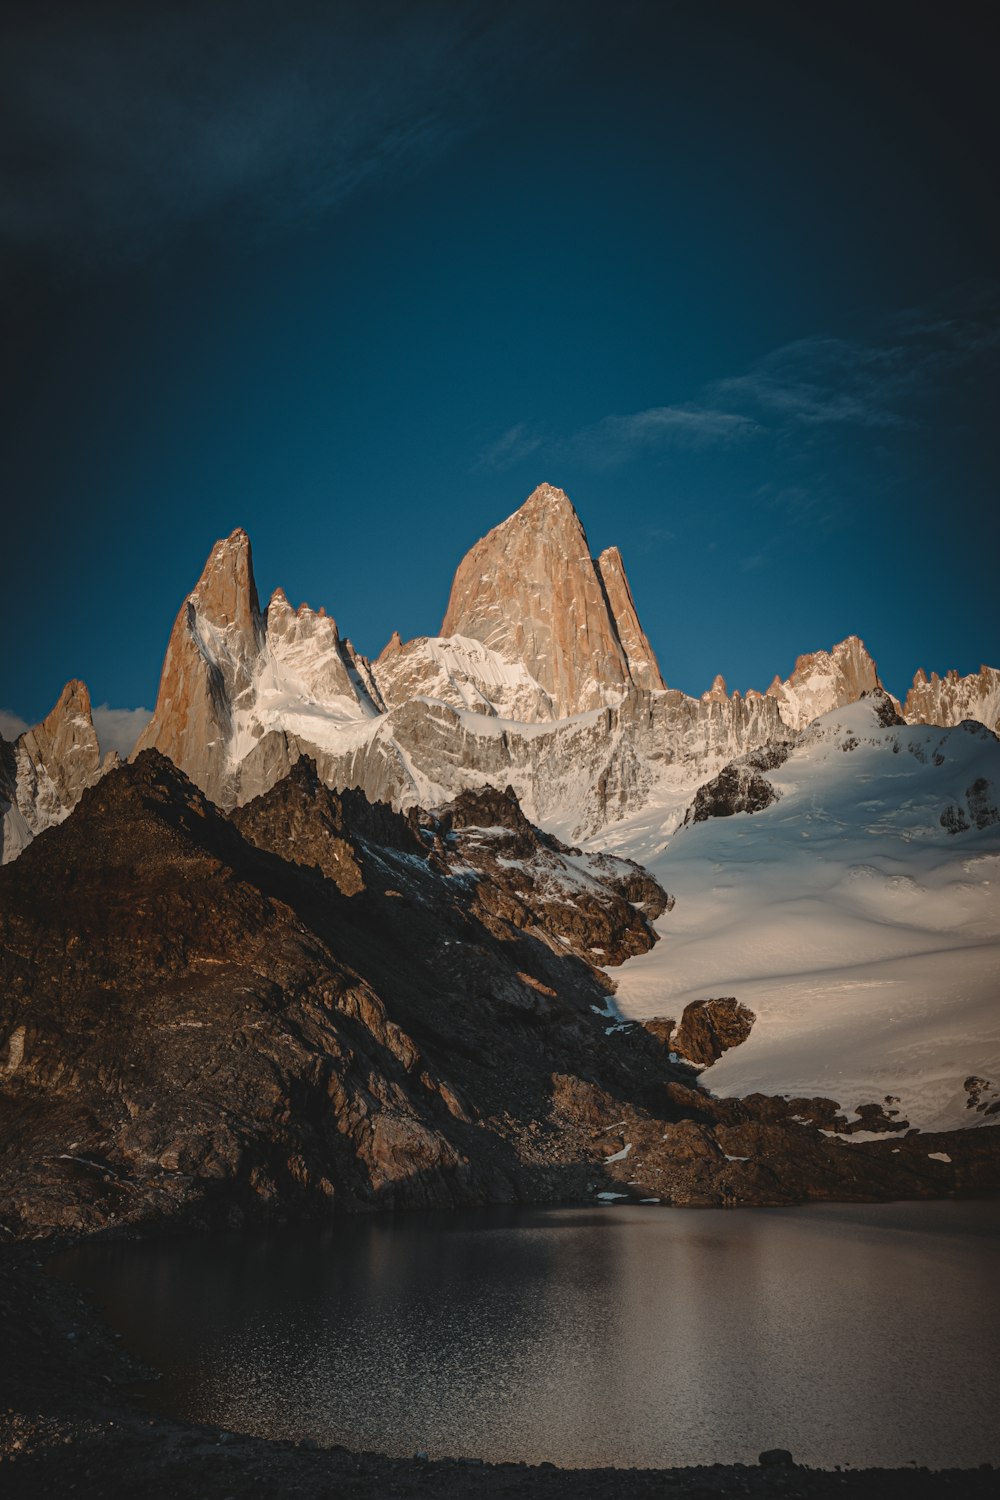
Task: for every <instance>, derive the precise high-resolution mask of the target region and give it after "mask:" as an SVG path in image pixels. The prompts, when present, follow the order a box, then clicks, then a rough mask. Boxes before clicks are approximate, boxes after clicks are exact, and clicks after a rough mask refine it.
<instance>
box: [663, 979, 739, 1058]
mask: <svg viewBox="0 0 1000 1500" xmlns="http://www.w3.org/2000/svg"><path fill="white" fill-rule="evenodd" d="M756 1019H757V1017H756V1016H755V1015H754V1013H753V1011H752V1010H751V1009H750V1008H749V1006H746V1005H741V1004H740V1002H739V1001H738V1000H736V999H734V997H733V996H731V995H730V996H728V997H727V998H725V999H720V1000H696V1001H695V1002H694V1004H692V1005H686V1006H685V1007H684V1014H683V1015H682V1016H681V1021H680V1025H679V1026H678V1027H677V1030H676V1031H675V1032H674V1034H673V1036H672V1037H671V1046H672V1048H673V1051H674V1052H676V1053H677V1054H678V1056H679V1057H683V1058H686V1059H687V1061H688V1062H693V1063H699V1064H701V1065H702V1066H703V1067H710V1066H711V1064H712V1063H714V1062H717V1061H718V1059H719V1058H720V1057H721V1056H722V1054H723V1053H724V1052H728V1051H729V1049H730V1047H739V1046H740V1044H741V1043H743V1042H745V1041H746V1039H747V1037H748V1036H749V1035H750V1030H751V1028H752V1026H753V1023H754V1021H756Z"/></svg>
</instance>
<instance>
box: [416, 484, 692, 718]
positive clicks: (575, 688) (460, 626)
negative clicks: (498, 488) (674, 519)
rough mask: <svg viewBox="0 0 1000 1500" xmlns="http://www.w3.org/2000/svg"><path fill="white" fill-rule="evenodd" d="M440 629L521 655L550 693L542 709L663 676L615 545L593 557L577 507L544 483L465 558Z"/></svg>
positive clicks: (584, 702) (608, 699)
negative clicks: (602, 558) (631, 656)
mask: <svg viewBox="0 0 1000 1500" xmlns="http://www.w3.org/2000/svg"><path fill="white" fill-rule="evenodd" d="M605 568H606V572H607V577H606V578H605V572H604V570H605ZM609 583H610V589H609V587H608V584H609ZM616 607H617V610H618V611H619V613H620V618H621V632H620V631H619V628H618V624H617V623H616V619H615V610H616ZM622 633H624V636H625V641H623V639H622ZM441 634H442V635H443V636H454V635H458V636H468V637H472V639H474V640H478V641H481V642H482V643H483V645H485V646H487V647H488V648H489V649H490V650H491V651H493V652H495V653H496V655H497V656H499V657H500V658H501V659H502V660H504V661H506V662H511V663H519V664H521V665H522V666H523V667H524V669H525V670H526V671H527V672H528V674H529V675H530V677H531V678H532V679H533V680H534V681H535V682H536V683H537V684H538V685H539V687H540V688H541V689H542V691H543V692H544V693H545V695H546V697H547V700H548V705H549V712H548V713H547V714H546V715H545V717H547V718H553V719H560V718H567V717H569V716H570V715H572V714H578V713H585V712H587V710H589V709H593V708H603V707H605V706H607V705H608V704H610V703H613V702H615V701H617V700H618V699H619V698H621V696H622V695H623V693H625V692H626V691H627V690H628V689H629V688H630V687H632V686H634V685H641V686H650V687H662V686H663V681H662V679H661V677H660V674H659V669H658V668H657V666H656V659H655V657H654V656H653V653H652V651H651V649H650V647H649V643H648V641H647V640H646V638H645V636H644V634H643V632H642V629H641V627H640V625H639V621H638V618H637V616H636V613H635V607H634V605H633V604H632V596H631V593H630V591H629V587H628V582H627V580H626V578H625V573H624V569H623V568H622V565H621V557H620V555H619V554H618V552H617V550H615V551H614V553H613V554H612V553H607V554H605V563H604V565H603V566H600V565H599V564H598V563H595V561H594V559H593V558H592V557H591V555H590V544H589V543H588V541H587V534H586V532H585V531H584V529H583V526H582V524H581V522H580V518H579V516H578V515H577V513H576V511H575V510H574V509H573V506H572V505H571V504H570V501H569V499H568V497H567V496H566V495H565V494H564V493H563V491H562V490H558V489H555V488H554V487H553V486H552V485H550V484H541V485H539V486H538V488H537V489H536V490H535V491H534V492H533V493H532V494H531V495H529V497H528V499H527V500H526V501H525V502H524V504H523V505H522V506H521V508H520V510H517V511H515V512H514V514H513V515H512V516H510V517H508V519H507V520H506V521H504V522H502V523H501V525H499V526H495V527H494V528H493V530H492V531H490V532H488V533H487V535H486V536H484V537H483V539H482V540H481V541H479V542H477V543H476V545H475V546H474V547H473V548H472V549H471V551H470V552H469V553H467V555H466V556H465V557H464V558H463V560H462V562H461V563H460V564H459V567H458V571H457V572H456V574H455V581H454V583H453V584H452V588H451V598H450V599H449V601H448V609H447V612H446V614H445V617H444V624H443V625H442V627H441ZM626 642H627V644H626ZM630 649H631V651H632V652H634V653H635V656H634V660H635V665H636V672H637V676H638V677H639V678H640V679H642V681H641V682H639V683H637V682H636V679H635V678H634V677H633V674H632V671H631V669H630V662H629V650H630ZM539 717H540V716H539Z"/></svg>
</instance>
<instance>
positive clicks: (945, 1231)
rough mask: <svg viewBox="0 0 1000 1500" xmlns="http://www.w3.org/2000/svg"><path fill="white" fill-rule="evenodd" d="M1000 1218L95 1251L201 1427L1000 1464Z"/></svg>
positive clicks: (348, 1232) (815, 1214)
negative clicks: (998, 1396) (783, 1450)
mask: <svg viewBox="0 0 1000 1500" xmlns="http://www.w3.org/2000/svg"><path fill="white" fill-rule="evenodd" d="M998 1230H1000V1204H996V1203H964V1204H952V1203H938V1204H897V1205H879V1206H867V1205H866V1206H859V1207H843V1206H833V1205H823V1206H816V1207H810V1208H806V1209H793V1210H788V1209H785V1210H745V1211H740V1212H737V1213H718V1212H698V1211H681V1210H668V1209H641V1208H616V1209H612V1210H600V1211H577V1210H559V1211H543V1210H534V1211H531V1210H522V1211H511V1210H498V1211H484V1212H482V1213H479V1214H458V1215H419V1216H417V1215H412V1216H406V1217H400V1218H398V1219H393V1218H377V1219H372V1220H367V1221H347V1222H343V1223H339V1224H337V1226H336V1227H335V1228H333V1229H324V1230H320V1229H297V1228H296V1229H291V1228H289V1229H284V1230H280V1231H273V1232H268V1233H260V1234H252V1235H240V1236H224V1237H219V1238H214V1239H197V1240H188V1241H174V1242H171V1243H168V1244H161V1245H129V1246H124V1245H122V1246H110V1245H109V1246H97V1245H95V1246H90V1247H88V1248H85V1249H83V1250H80V1251H76V1252H73V1253H72V1254H71V1255H69V1256H66V1257H64V1258H63V1261H62V1264H61V1274H64V1275H67V1276H69V1277H70V1278H71V1279H73V1280H75V1281H76V1282H77V1283H79V1284H80V1285H82V1286H84V1287H86V1288H88V1289H89V1290H90V1291H91V1292H92V1293H93V1294H94V1295H95V1296H96V1297H97V1299H98V1300H99V1301H100V1302H101V1303H102V1305H103V1306H104V1307H105V1309H106V1311H107V1313H108V1316H109V1317H110V1319H111V1320H112V1322H114V1323H115V1324H116V1325H117V1326H118V1327H119V1328H121V1329H122V1330H123V1331H124V1332H125V1333H126V1335H127V1338H128V1341H129V1344H130V1346H131V1347H132V1348H133V1349H135V1351H136V1352H137V1353H139V1354H140V1355H142V1356H143V1357H145V1358H146V1359H148V1360H149V1361H150V1362H151V1363H153V1364H155V1365H156V1366H158V1367H159V1368H160V1369H161V1370H164V1371H165V1372H166V1373H165V1379H164V1380H163V1381H162V1382H160V1384H159V1385H158V1386H157V1389H156V1394H155V1400H156V1402H157V1404H159V1405H163V1406H165V1407H167V1408H168V1409H170V1410H173V1411H176V1412H179V1413H182V1414H184V1415H186V1416H189V1417H193V1418H200V1419H203V1420H213V1421H218V1422H220V1423H222V1424H223V1425H225V1426H229V1427H233V1428H236V1429H240V1430H245V1431H253V1432H258V1433H262V1434H265V1435H268V1436H282V1437H302V1436H310V1437H313V1438H315V1439H316V1440H317V1441H318V1442H321V1443H333V1442H339V1443H344V1444H347V1445H349V1446H352V1447H359V1448H378V1449H382V1450H385V1451H388V1452H392V1453H404V1454H405V1453H412V1452H413V1451H414V1450H415V1449H417V1448H425V1449H427V1450H428V1451H429V1452H431V1453H432V1454H441V1453H450V1454H465V1455H470V1456H482V1457H487V1458H493V1459H505V1458H507V1459H510V1458H523V1459H528V1460H531V1461H540V1460H542V1459H550V1460H552V1461H553V1462H556V1463H560V1464H571V1465H585V1464H587V1465H589V1464H608V1463H614V1464H620V1465H640V1466H644V1465H650V1466H656V1465H667V1464H686V1463H703V1462H714V1461H742V1462H746V1461H751V1460H752V1459H753V1458H755V1457H756V1455H757V1453H758V1452H760V1450H761V1449H762V1448H766V1447H774V1446H782V1447H789V1448H791V1449H792V1451H793V1452H794V1453H795V1455H796V1457H797V1458H799V1459H800V1460H802V1461H804V1462H809V1463H813V1464H825V1465H832V1464H835V1463H852V1464H854V1465H859V1464H900V1463H905V1462H907V1461H909V1460H916V1461H917V1462H919V1463H927V1464H931V1465H945V1464H964V1465H967V1464H971V1463H979V1462H986V1461H990V1462H997V1461H1000V1419H998V1415H997V1411H996V1401H995V1391H996V1376H997V1373H998V1368H997V1353H996V1351H997V1348H998V1344H1000V1340H998V1335H1000V1310H998V1297H997V1292H996V1281H997V1275H996V1273H997V1260H996V1245H997V1232H998Z"/></svg>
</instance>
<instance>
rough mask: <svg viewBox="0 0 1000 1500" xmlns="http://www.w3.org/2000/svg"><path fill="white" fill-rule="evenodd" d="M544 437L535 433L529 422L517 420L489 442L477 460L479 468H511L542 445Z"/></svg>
mask: <svg viewBox="0 0 1000 1500" xmlns="http://www.w3.org/2000/svg"><path fill="white" fill-rule="evenodd" d="M542 442H543V439H542V437H541V436H540V434H538V433H533V432H532V431H531V429H530V428H529V426H528V424H527V422H517V423H516V424H515V425H514V426H513V427H508V428H507V431H506V432H502V433H501V434H500V436H499V437H498V438H497V439H496V441H495V442H492V443H489V444H487V446H486V447H485V448H484V449H483V451H482V453H481V454H480V456H479V459H478V460H477V463H476V467H477V468H479V469H509V468H510V467H511V466H512V465H513V464H516V463H520V461H521V459H523V458H527V457H528V456H529V455H530V454H532V453H534V452H536V451H537V449H539V448H540V447H541V446H542Z"/></svg>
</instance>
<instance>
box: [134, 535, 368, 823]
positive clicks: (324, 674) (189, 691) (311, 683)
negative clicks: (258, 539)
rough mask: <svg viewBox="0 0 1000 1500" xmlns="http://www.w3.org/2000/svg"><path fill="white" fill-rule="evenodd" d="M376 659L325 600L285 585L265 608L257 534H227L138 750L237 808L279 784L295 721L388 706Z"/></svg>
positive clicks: (188, 602)
mask: <svg viewBox="0 0 1000 1500" xmlns="http://www.w3.org/2000/svg"><path fill="white" fill-rule="evenodd" d="M373 694H374V695H375V698H376V699H377V689H375V687H374V682H373V680H372V678H371V675H370V671H369V668H368V663H367V662H366V661H364V659H363V658H361V657H359V656H358V655H357V654H356V653H355V652H354V649H353V647H352V646H351V644H350V642H349V641H342V640H341V639H340V635H339V633H338V631H337V626H336V624H335V622H334V621H333V620H332V619H330V618H329V616H327V614H326V613H325V611H323V610H320V611H319V612H318V613H317V612H314V611H313V610H311V609H309V608H308V606H307V605H302V606H301V607H300V608H299V609H298V610H297V611H293V610H292V608H291V606H290V604H289V603H288V600H287V599H286V597H285V595H284V593H283V592H282V591H281V590H280V589H279V590H276V592H275V594H274V597H273V598H272V599H271V602H270V604H269V605H268V607H267V610H266V611H265V612H263V613H262V612H261V609H260V604H259V601H258V597H257V585H256V582H255V580H254V573H253V557H252V553H251V548H250V539H249V537H248V536H247V534H246V532H245V531H242V530H236V531H234V532H233V533H232V535H231V536H229V537H227V538H225V540H223V541H219V542H216V544H215V546H214V547H213V548H212V551H211V554H210V556H209V558H208V561H207V563H206V564H205V567H204V570H203V572H202V575H201V577H200V578H199V580H198V582H197V584H196V585H195V587H194V589H193V590H192V592H191V593H190V594H189V595H188V597H187V599H185V601H184V603H183V605H182V606H181V609H180V612H179V614H178V616H177V619H176V620H175V622H174V627H173V630H172V631H171V635H170V641H169V643H168V645H167V654H166V658H165V660H164V663H163V673H162V676H161V678H160V688H159V693H158V695H157V700H156V710H155V712H154V715H153V718H152V720H151V722H150V724H149V725H148V726H147V728H146V729H145V730H144V732H143V734H142V735H141V736H140V738H139V742H138V744H137V745H136V748H135V751H134V752H133V758H134V757H135V756H138V755H140V754H141V753H142V752H143V751H144V750H148V749H158V750H159V751H160V752H161V754H163V755H166V756H168V757H169V759H170V760H172V761H173V762H174V764H175V765H177V766H180V767H181V769H182V770H183V771H184V772H185V773H186V774H187V775H189V776H190V777H191V778H192V780H193V781H195V782H196V784H197V785H198V786H200V787H201V788H202V790H203V791H204V792H205V793H206V795H207V796H209V797H210V798H211V799H212V801H213V802H216V803H218V804H219V805H220V806H223V807H231V806H232V805H233V804H234V803H235V802H237V801H241V800H248V799H249V798H251V797H253V796H255V795H256V794H257V792H258V791H260V790H261V789H262V788H263V787H264V786H269V785H271V784H273V782H274V780H275V779H276V778H277V777H279V776H281V775H283V774H284V773H285V772H286V771H287V769H288V767H289V765H291V764H292V762H293V761H294V760H295V759H296V757H297V755H298V753H299V751H298V736H297V735H296V732H295V730H296V728H297V727H300V726H301V725H302V724H303V723H304V724H305V725H306V726H307V727H311V728H312V729H313V731H314V732H318V733H319V734H320V736H321V737H322V735H323V733H324V731H326V732H328V726H329V725H331V724H336V723H338V722H344V721H351V720H354V719H360V720H364V719H366V718H370V717H372V716H374V715H375V714H376V713H378V712H379V710H380V709H381V707H382V704H381V702H380V701H373Z"/></svg>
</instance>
